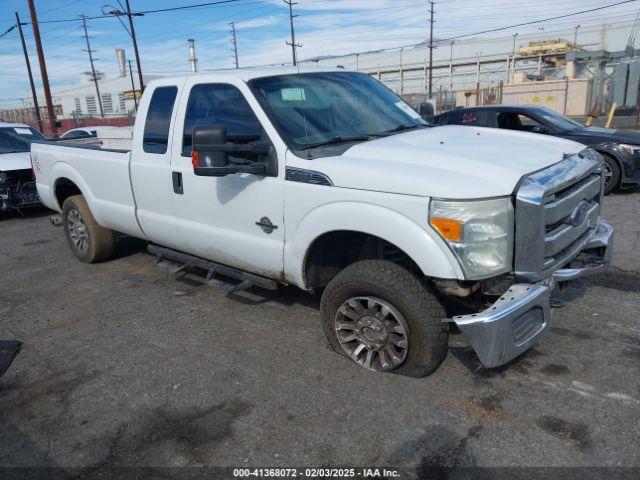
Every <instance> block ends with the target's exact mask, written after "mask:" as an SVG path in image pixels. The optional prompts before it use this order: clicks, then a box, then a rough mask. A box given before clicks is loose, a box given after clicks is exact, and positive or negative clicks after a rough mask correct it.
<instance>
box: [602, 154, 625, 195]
mask: <svg viewBox="0 0 640 480" xmlns="http://www.w3.org/2000/svg"><path fill="white" fill-rule="evenodd" d="M602 157H603V158H604V161H605V163H606V165H605V174H606V173H610V176H608V178H607V176H605V184H604V194H605V195H609V194H610V193H611V192H613V191H614V190H616V189H617V188H618V187H619V186H620V178H621V176H622V172H621V171H620V165H619V164H618V162H617V161H616V159H615V158H613V157H612V156H611V155H607V154H602Z"/></svg>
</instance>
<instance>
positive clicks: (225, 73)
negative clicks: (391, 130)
mask: <svg viewBox="0 0 640 480" xmlns="http://www.w3.org/2000/svg"><path fill="white" fill-rule="evenodd" d="M322 72H350V73H356V72H355V71H353V70H345V69H343V68H313V67H300V69H299V70H298V68H297V67H259V68H240V69H230V70H215V71H211V72H199V73H191V74H189V75H187V76H188V77H197V78H203V79H209V78H210V79H217V80H224V79H231V78H234V79H240V80H244V81H245V82H247V81H249V80H253V79H254V78H263V77H273V76H276V75H297V74H298V73H300V74H305V73H322ZM184 77H185V75H175V76H171V77H162V78H159V79H157V80H160V81H162V82H163V83H164V82H166V81H167V80H171V79H175V80H180V79H184ZM153 82H155V80H152V81H150V82H149V83H150V84H151V83H153Z"/></svg>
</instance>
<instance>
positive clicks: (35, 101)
mask: <svg viewBox="0 0 640 480" xmlns="http://www.w3.org/2000/svg"><path fill="white" fill-rule="evenodd" d="M15 14H16V22H17V23H18V31H19V32H20V41H21V42H22V51H23V52H24V61H25V62H26V64H27V73H28V74H29V84H30V85H31V96H33V107H34V108H35V109H36V112H35V113H36V120H37V121H38V130H40V131H42V120H41V119H40V107H39V106H38V95H37V93H36V86H35V84H34V83H33V73H31V62H30V61H29V53H28V52H27V44H26V43H25V41H24V33H23V32H22V23H20V17H19V16H18V12H15Z"/></svg>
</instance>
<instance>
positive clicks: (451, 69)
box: [449, 40, 454, 92]
mask: <svg viewBox="0 0 640 480" xmlns="http://www.w3.org/2000/svg"><path fill="white" fill-rule="evenodd" d="M453 43H454V42H453V40H451V43H450V44H449V47H450V51H449V91H450V92H453Z"/></svg>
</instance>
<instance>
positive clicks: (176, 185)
mask: <svg viewBox="0 0 640 480" xmlns="http://www.w3.org/2000/svg"><path fill="white" fill-rule="evenodd" d="M171 180H172V181H173V193H177V194H178V195H182V194H184V185H183V184H182V172H171Z"/></svg>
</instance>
